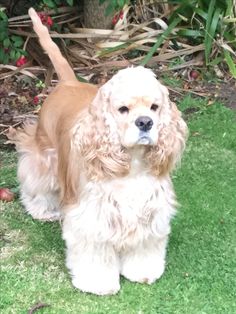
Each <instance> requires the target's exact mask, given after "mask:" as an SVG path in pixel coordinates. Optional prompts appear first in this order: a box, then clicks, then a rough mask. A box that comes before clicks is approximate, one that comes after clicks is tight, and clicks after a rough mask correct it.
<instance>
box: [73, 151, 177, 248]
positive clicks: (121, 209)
mask: <svg viewBox="0 0 236 314" xmlns="http://www.w3.org/2000/svg"><path fill="white" fill-rule="evenodd" d="M142 155H143V154H142V152H141V151H139V152H135V154H133V159H132V166H131V171H130V173H129V175H128V176H126V177H122V178H117V179H112V180H111V179H110V180H107V181H99V182H87V183H85V185H84V187H83V190H82V193H81V194H80V202H79V204H77V205H75V208H74V209H73V210H71V212H70V213H69V215H70V217H71V218H72V219H70V221H71V222H72V226H71V228H75V229H76V230H77V231H78V232H79V233H80V234H83V236H85V237H87V238H88V239H89V238H91V237H92V238H93V239H94V241H95V242H107V241H109V242H111V243H112V244H113V245H114V246H116V248H117V249H118V250H122V248H123V247H126V248H127V247H130V246H135V245H137V243H138V242H140V241H145V240H147V239H148V238H149V237H151V236H155V237H158V238H162V237H164V236H166V235H167V234H168V233H169V222H170V218H171V216H172V215H173V214H174V212H175V208H174V207H175V195H174V192H173V188H172V184H171V181H170V178H169V177H164V178H156V177H154V176H152V175H151V174H149V173H148V172H147V169H146V168H145V162H144V161H143V159H142ZM76 233H77V232H75V233H74V234H76ZM75 241H77V240H76V239H75Z"/></svg>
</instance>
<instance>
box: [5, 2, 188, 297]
mask: <svg viewBox="0 0 236 314" xmlns="http://www.w3.org/2000/svg"><path fill="white" fill-rule="evenodd" d="M29 15H30V17H31V19H32V22H33V25H34V30H35V32H36V33H37V34H38V37H39V40H40V43H41V45H42V47H43V48H44V49H45V51H46V52H47V53H48V55H49V57H50V59H51V61H52V63H53V65H54V67H55V69H56V72H57V74H58V76H59V79H60V81H59V83H58V85H57V86H56V88H55V89H54V90H53V92H52V93H51V94H50V95H49V97H48V98H47V100H46V101H45V103H44V104H43V106H42V110H41V112H40V117H39V121H38V122H37V123H31V124H30V123H29V124H26V125H25V126H24V128H23V129H20V130H11V132H10V133H9V138H10V139H11V140H12V142H14V143H15V145H16V148H17V150H18V152H19V164H18V178H19V181H20V186H21V201H22V203H23V205H24V206H25V208H26V211H27V212H28V213H30V214H31V215H32V216H33V218H36V219H41V220H55V219H58V218H59V217H60V216H62V218H63V238H64V239H65V242H66V247H67V258H66V259H67V262H66V264H67V267H68V268H69V270H70V272H71V275H72V282H73V285H74V286H75V287H77V288H79V289H80V290H82V291H85V292H90V293H95V294H98V295H106V294H115V293H117V292H118V291H119V289H120V275H123V276H124V277H126V278H128V279H129V280H131V281H134V282H140V283H148V284H151V283H153V282H155V281H156V280H157V279H158V278H160V276H161V275H162V273H163V271H164V268H165V255H166V245H167V239H168V234H169V233H170V219H171V217H172V216H173V215H174V213H175V207H176V200H175V193H174V190H173V186H172V183H171V179H170V171H171V170H172V169H173V168H174V167H175V165H176V163H177V161H179V160H180V157H181V154H182V151H183V149H184V146H185V140H186V134H187V127H186V124H185V122H184V121H183V119H182V118H181V114H180V112H179V111H178V109H177V107H176V105H175V104H174V103H172V102H171V101H170V99H169V95H168V90H167V88H166V87H164V86H163V85H161V83H160V82H158V81H157V80H156V78H155V75H154V74H153V72H152V71H151V70H149V69H145V68H143V67H131V68H127V69H124V70H121V71H119V72H118V73H117V74H116V75H115V76H114V77H113V78H112V79H111V80H109V81H108V82H107V83H106V84H104V86H102V87H101V88H99V89H98V88H97V87H96V86H93V85H90V84H85V83H80V82H78V81H77V79H76V77H75V74H74V73H73V70H72V69H71V67H70V66H69V64H68V63H67V61H66V60H65V59H64V58H63V57H62V55H61V53H60V51H59V49H58V47H57V46H56V44H55V43H54V42H53V41H52V40H51V38H50V36H49V33H48V30H47V28H46V27H45V26H43V25H42V23H41V21H40V18H39V17H38V15H37V13H36V12H35V11H34V10H33V9H32V8H31V9H30V10H29Z"/></svg>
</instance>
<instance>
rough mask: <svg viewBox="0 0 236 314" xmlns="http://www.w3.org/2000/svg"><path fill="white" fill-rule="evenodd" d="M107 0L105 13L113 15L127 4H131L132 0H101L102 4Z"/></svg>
mask: <svg viewBox="0 0 236 314" xmlns="http://www.w3.org/2000/svg"><path fill="white" fill-rule="evenodd" d="M105 2H107V3H108V5H107V7H106V10H105V15H111V14H114V13H115V12H117V11H119V10H121V9H122V8H123V7H124V5H125V4H129V3H130V0H99V3H100V4H103V3H105Z"/></svg>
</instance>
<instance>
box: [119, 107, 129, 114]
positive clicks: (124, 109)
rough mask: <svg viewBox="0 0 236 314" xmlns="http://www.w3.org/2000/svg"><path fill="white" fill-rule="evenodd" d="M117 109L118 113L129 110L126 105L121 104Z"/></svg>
mask: <svg viewBox="0 0 236 314" xmlns="http://www.w3.org/2000/svg"><path fill="white" fill-rule="evenodd" d="M118 110H119V111H120V113H128V112H129V108H128V107H126V106H122V107H120V108H119V109H118Z"/></svg>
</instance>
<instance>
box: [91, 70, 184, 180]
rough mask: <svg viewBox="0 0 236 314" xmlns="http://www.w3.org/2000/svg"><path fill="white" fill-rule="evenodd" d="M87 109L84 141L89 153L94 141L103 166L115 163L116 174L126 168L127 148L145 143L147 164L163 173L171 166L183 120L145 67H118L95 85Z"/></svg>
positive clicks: (180, 144)
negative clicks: (94, 91)
mask: <svg viewBox="0 0 236 314" xmlns="http://www.w3.org/2000/svg"><path fill="white" fill-rule="evenodd" d="M89 111H90V114H91V117H92V120H91V121H92V122H91V124H92V125H90V126H87V127H88V128H89V129H90V132H88V137H87V139H85V141H86V143H87V148H88V146H89V152H90V154H89V156H90V157H91V151H92V150H91V145H93V146H94V154H93V157H94V159H93V161H94V162H95V160H97V161H98V160H100V161H101V160H102V164H103V166H101V164H100V166H99V167H100V168H101V167H103V170H104V169H106V170H107V169H108V168H109V169H110V168H113V167H114V168H113V170H112V173H116V175H117V174H118V172H120V174H123V173H125V172H127V171H128V168H129V167H128V163H129V160H130V156H129V154H128V152H129V151H130V149H132V148H134V147H142V148H143V147H144V148H145V152H146V156H145V159H146V162H148V163H149V164H150V169H152V171H154V172H155V174H157V175H158V174H163V173H165V172H166V171H169V170H170V169H171V168H173V166H174V164H175V161H176V160H177V159H178V157H179V156H180V154H181V152H182V150H183V147H184V143H185V137H186V132H187V127H186V124H185V122H184V121H183V119H182V118H181V114H180V112H179V111H178V109H177V107H176V106H175V104H174V103H172V102H171V101H170V100H169V93H168V90H167V88H166V87H165V86H163V85H162V84H161V83H160V82H159V81H158V80H157V79H156V77H155V75H154V73H153V72H152V71H151V70H149V69H145V68H143V67H132V68H127V69H125V70H121V71H119V72H118V73H117V74H116V75H114V76H113V78H112V79H111V80H109V81H108V82H107V83H106V84H104V85H103V86H102V87H101V88H100V89H99V91H98V93H97V96H96V97H95V99H94V101H93V103H92V104H91V106H90V109H89ZM92 130H93V131H92ZM89 143H90V144H91V145H89ZM91 160H92V159H91V158H90V161H91ZM105 164H106V165H107V167H105ZM125 169H126V171H125ZM122 170H123V171H122Z"/></svg>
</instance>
